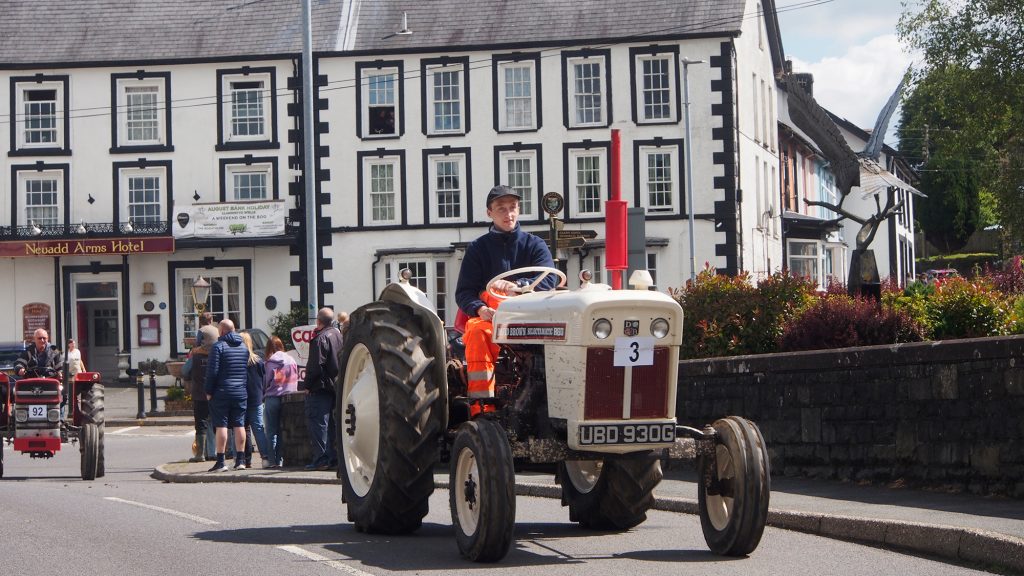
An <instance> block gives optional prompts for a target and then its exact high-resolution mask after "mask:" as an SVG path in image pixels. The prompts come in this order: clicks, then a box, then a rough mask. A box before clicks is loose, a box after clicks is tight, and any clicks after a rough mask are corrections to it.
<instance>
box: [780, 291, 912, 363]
mask: <svg viewBox="0 0 1024 576" xmlns="http://www.w3.org/2000/svg"><path fill="white" fill-rule="evenodd" d="M922 340H924V330H923V328H922V327H921V325H920V324H918V323H917V322H915V321H914V320H913V319H911V317H910V316H909V315H908V314H906V313H905V312H902V311H899V310H893V309H891V308H887V307H882V306H880V305H879V304H878V302H877V301H875V300H871V299H865V298H850V297H849V296H845V295H826V296H823V297H822V298H820V299H819V300H818V301H817V302H815V303H814V304H812V305H811V306H809V307H808V308H807V309H806V310H804V312H803V313H802V314H800V315H799V316H798V317H797V318H795V319H794V320H793V321H792V322H790V323H789V324H788V325H787V326H786V329H785V332H784V333H783V334H782V339H781V341H780V343H779V350H780V351H782V352H793V351H797V350H821V349H828V348H846V347H850V346H871V345H875V344H895V343H899V342H920V341H922Z"/></svg>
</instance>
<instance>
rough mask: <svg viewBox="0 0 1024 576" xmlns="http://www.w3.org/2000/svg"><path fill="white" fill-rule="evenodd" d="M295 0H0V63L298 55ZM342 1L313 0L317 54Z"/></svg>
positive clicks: (330, 36) (333, 31)
mask: <svg viewBox="0 0 1024 576" xmlns="http://www.w3.org/2000/svg"><path fill="white" fill-rule="evenodd" d="M301 14H302V2H301V1H300V0H0V66H10V65H15V66H17V65H19V64H21V65H33V64H52V63H88V62H112V61H113V62H116V61H137V60H179V59H181V60H190V59H199V58H217V57H231V56H251V55H269V54H282V53H291V54H295V53H298V52H301V50H302V30H301V26H302V22H301ZM340 21H341V0H313V28H314V35H313V38H314V45H313V48H314V50H327V49H332V48H333V47H334V45H335V43H336V38H337V31H338V29H339V26H340Z"/></svg>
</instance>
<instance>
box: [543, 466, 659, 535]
mask: <svg viewBox="0 0 1024 576" xmlns="http://www.w3.org/2000/svg"><path fill="white" fill-rule="evenodd" d="M661 478H662V473H661V461H659V460H658V458H657V457H656V456H654V455H653V454H651V453H646V454H642V455H640V456H639V457H629V458H615V459H607V460H603V461H602V460H566V461H564V462H560V463H559V464H558V480H559V482H560V483H561V485H562V505H563V506H568V507H569V520H571V521H573V522H579V524H580V526H582V527H584V528H590V529H593V530H627V529H629V528H633V527H634V526H637V525H639V524H640V523H642V522H643V521H644V520H646V519H647V511H648V510H650V509H651V507H652V506H654V489H655V488H656V487H657V486H658V484H659V483H661Z"/></svg>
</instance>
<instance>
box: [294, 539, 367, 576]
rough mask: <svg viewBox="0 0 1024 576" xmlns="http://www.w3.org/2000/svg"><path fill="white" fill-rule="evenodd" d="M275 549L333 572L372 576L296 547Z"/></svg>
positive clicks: (353, 575)
mask: <svg viewBox="0 0 1024 576" xmlns="http://www.w3.org/2000/svg"><path fill="white" fill-rule="evenodd" d="M277 548H278V549H279V550H284V551H285V552H290V553H292V554H295V555H296V556H302V557H303V558H305V559H307V560H312V561H314V562H318V563H320V564H323V565H325V566H330V567H331V568H334V569H335V570H340V571H341V572H345V573H346V574H351V575H352V576H373V574H370V573H369V572H363V571H362V570H360V569H358V568H353V567H351V566H349V565H348V564H345V563H344V562H338V561H337V560H331V559H330V558H328V557H326V556H321V555H319V554H316V553H314V552H308V551H306V550H303V549H302V548H299V547H298V546H291V545H286V546H278V547H277Z"/></svg>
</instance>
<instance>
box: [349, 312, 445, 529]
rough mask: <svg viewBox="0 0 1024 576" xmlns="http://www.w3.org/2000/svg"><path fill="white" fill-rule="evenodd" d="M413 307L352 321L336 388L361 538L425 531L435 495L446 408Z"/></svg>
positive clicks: (352, 508) (353, 517) (352, 517)
mask: <svg viewBox="0 0 1024 576" xmlns="http://www.w3.org/2000/svg"><path fill="white" fill-rule="evenodd" d="M423 330H424V328H423V327H422V325H421V324H420V320H419V319H418V318H417V317H416V316H415V315H414V313H413V311H412V309H411V308H409V307H408V306H403V305H401V304H396V303H390V302H378V303H375V304H372V305H370V306H367V307H365V308H361V309H359V310H357V311H356V312H354V313H353V314H352V318H351V319H350V320H349V329H348V332H347V333H346V335H345V345H344V348H343V349H342V352H341V355H340V365H341V366H344V367H345V371H344V373H342V374H341V375H340V376H339V378H338V386H337V398H338V405H337V410H338V412H337V414H338V419H339V423H338V426H337V446H338V451H339V456H340V459H341V465H340V466H339V470H340V473H341V479H342V491H343V496H344V501H345V502H346V503H347V505H348V519H349V521H350V522H352V523H353V524H355V527H356V529H357V530H359V531H361V532H376V533H383V534H405V533H408V532H412V531H413V530H416V529H417V528H419V527H420V525H421V524H422V522H423V517H424V516H426V515H427V510H428V508H427V505H428V502H427V501H428V500H429V498H430V495H431V494H432V493H433V491H434V465H435V464H436V463H437V461H438V459H439V452H438V438H440V436H441V434H442V433H443V432H444V429H443V428H444V426H443V424H442V421H443V418H444V416H443V414H444V409H445V403H446V402H447V399H446V398H444V394H443V387H442V385H443V383H440V382H435V381H434V380H435V378H434V374H435V371H434V370H433V364H434V362H440V361H443V359H435V358H434V357H433V356H431V355H430V354H431V353H430V350H429V345H428V339H426V338H424V337H423Z"/></svg>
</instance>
